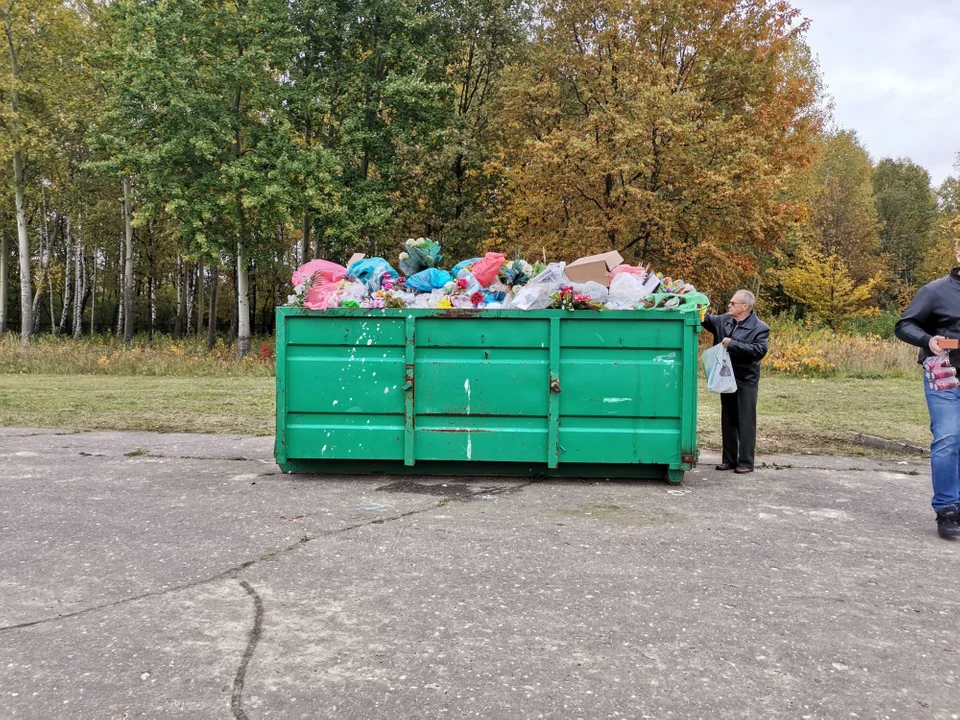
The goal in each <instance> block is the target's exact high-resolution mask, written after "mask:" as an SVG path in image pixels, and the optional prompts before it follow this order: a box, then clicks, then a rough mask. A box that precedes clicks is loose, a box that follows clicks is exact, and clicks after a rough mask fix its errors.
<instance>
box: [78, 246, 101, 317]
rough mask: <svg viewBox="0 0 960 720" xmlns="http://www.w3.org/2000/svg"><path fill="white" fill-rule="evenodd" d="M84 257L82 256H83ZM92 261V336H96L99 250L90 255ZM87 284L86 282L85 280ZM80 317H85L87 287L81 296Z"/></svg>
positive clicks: (95, 249) (94, 249) (94, 250)
mask: <svg viewBox="0 0 960 720" xmlns="http://www.w3.org/2000/svg"><path fill="white" fill-rule="evenodd" d="M81 257H82V256H81ZM90 259H91V260H92V261H93V283H92V284H91V285H90V334H91V335H94V334H96V332H97V267H98V264H97V248H96V247H94V248H93V252H91V253H90ZM84 273H86V260H84ZM84 283H86V280H84ZM80 297H81V298H82V299H81V300H80V317H83V306H84V305H85V304H86V302H87V293H86V287H84V293H83V295H81V296H80Z"/></svg>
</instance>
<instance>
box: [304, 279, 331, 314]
mask: <svg viewBox="0 0 960 720" xmlns="http://www.w3.org/2000/svg"><path fill="white" fill-rule="evenodd" d="M339 291H340V283H339V282H322V281H321V282H320V283H314V284H313V286H312V287H311V288H310V289H309V290H307V295H306V297H304V298H303V306H304V307H305V308H307V309H308V310H326V309H327V308H328V307H330V301H331V300H332V299H333V298H334V296H336V294H337V293H338V292H339Z"/></svg>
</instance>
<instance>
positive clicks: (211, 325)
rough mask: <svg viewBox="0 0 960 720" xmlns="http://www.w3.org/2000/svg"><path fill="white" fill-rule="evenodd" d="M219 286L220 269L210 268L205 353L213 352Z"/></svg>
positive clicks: (212, 266) (213, 266) (215, 337)
mask: <svg viewBox="0 0 960 720" xmlns="http://www.w3.org/2000/svg"><path fill="white" fill-rule="evenodd" d="M219 284H220V268H219V267H218V266H216V265H211V266H210V309H209V310H208V312H207V352H210V351H211V350H213V344H214V342H216V339H217V290H218V287H219Z"/></svg>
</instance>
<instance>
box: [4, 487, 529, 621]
mask: <svg viewBox="0 0 960 720" xmlns="http://www.w3.org/2000/svg"><path fill="white" fill-rule="evenodd" d="M534 482H535V481H533V480H531V481H530V482H527V483H524V484H522V485H518V486H516V487H515V488H511V490H512V491H513V492H519V491H520V490H522V489H523V488H525V487H528V486H530V485H532V484H534ZM456 499H458V498H454V497H443V498H441V499H439V500H437V501H436V502H434V503H433V504H431V505H429V506H427V507H423V508H419V509H415V510H408V511H407V512H404V513H400V514H398V515H392V516H391V517H385V518H374V519H373V520H365V521H364V522H358V523H354V524H353V525H346V526H344V527H342V528H336V529H334V530H328V531H326V532H321V533H318V534H317V535H313V536H309V535H304V536H303V537H302V538H300V539H299V540H298V541H297V542H295V543H293V544H292V545H288V546H287V547H285V548H281V549H280V550H274V551H273V552H270V553H267V554H265V555H261V556H260V557H257V558H254V559H253V560H247V561H245V562H242V563H240V564H239V565H234V566H233V567H231V568H227V569H226V570H223V571H222V572H219V573H217V574H216V575H211V576H210V577H207V578H203V579H201V580H194V581H193V582H189V583H184V584H182V585H175V586H174V587H171V588H167V589H166V590H151V591H150V592H145V593H141V594H140V595H134V596H132V597H127V598H121V599H119V600H114V601H113V602H108V603H102V604H100V605H94V606H93V607H88V608H83V609H82V610H75V611H74V612H70V613H64V614H62V615H56V616H53V617H46V618H40V619H39V620H30V621H27V622H22V623H15V624H13V625H5V626H2V627H0V633H5V632H10V631H13V630H22V629H24V628H29V627H34V626H35V625H43V624H46V623H51V622H57V621H58V620H67V619H70V618H74V617H78V616H80V615H86V614H87V613H92V612H96V611H97V610H107V609H109V608H114V607H117V606H119V605H126V604H127V603H133V602H138V601H140V600H145V599H147V598H152V597H162V596H164V595H171V594H173V593H178V592H182V591H183V590H190V589H191V588H195V587H199V586H200V585H205V584H207V583H211V582H216V581H218V580H225V579H227V578H236V577H237V576H238V575H239V574H240V573H241V572H243V571H244V570H247V569H248V568H251V567H253V566H254V565H259V564H260V563H264V562H267V561H269V560H272V559H273V558H275V557H280V556H281V555H286V554H287V553H290V552H293V551H295V550H299V549H300V548H301V547H303V546H305V545H307V544H309V543H311V542H313V541H314V540H319V539H320V538H325V537H332V536H333V535H339V534H340V533H345V532H350V531H351V530H357V529H358V528H362V527H366V526H368V525H385V524H387V523H391V522H395V521H397V520H402V519H404V518H407V517H411V516H413V515H420V514H422V513H425V512H430V511H431V510H437V509H439V508H442V507H445V506H446V505H448V504H449V503H450V501H452V500H456Z"/></svg>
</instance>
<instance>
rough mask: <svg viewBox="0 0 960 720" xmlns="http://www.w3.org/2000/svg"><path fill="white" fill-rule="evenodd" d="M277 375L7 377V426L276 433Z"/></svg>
mask: <svg viewBox="0 0 960 720" xmlns="http://www.w3.org/2000/svg"><path fill="white" fill-rule="evenodd" d="M274 387H275V385H274V379H273V378H272V377H222V378H216V379H214V378H209V377H205V378H178V377H165V378H158V377H127V378H122V379H120V378H116V377H108V376H103V375H73V376H65V375H0V426H3V427H42V428H50V427H56V428H68V429H72V430H152V431H158V432H196V433H241V434H245V435H273V433H274V428H275V422H274Z"/></svg>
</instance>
